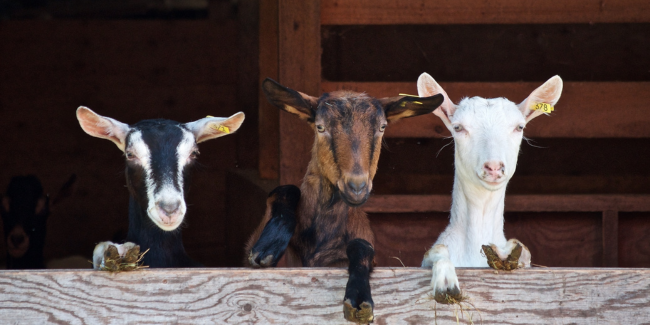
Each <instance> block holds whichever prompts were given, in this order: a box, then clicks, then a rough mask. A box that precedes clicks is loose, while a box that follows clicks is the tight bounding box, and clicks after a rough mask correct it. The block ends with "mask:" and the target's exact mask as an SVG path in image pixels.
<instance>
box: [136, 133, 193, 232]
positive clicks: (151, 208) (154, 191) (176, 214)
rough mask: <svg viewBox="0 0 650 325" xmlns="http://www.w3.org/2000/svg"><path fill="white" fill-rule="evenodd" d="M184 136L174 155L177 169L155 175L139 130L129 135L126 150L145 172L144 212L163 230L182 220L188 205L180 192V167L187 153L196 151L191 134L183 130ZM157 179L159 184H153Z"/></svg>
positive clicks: (187, 155) (176, 225)
mask: <svg viewBox="0 0 650 325" xmlns="http://www.w3.org/2000/svg"><path fill="white" fill-rule="evenodd" d="M181 130H182V131H183V138H182V139H181V141H180V142H179V143H178V145H177V147H176V155H175V157H170V158H172V159H176V160H177V161H176V162H177V168H176V170H170V171H157V173H162V174H161V175H156V177H154V172H153V170H152V167H151V153H150V150H149V147H148V146H147V144H146V143H145V142H144V141H143V139H142V134H141V133H140V131H135V132H133V133H132V134H131V135H130V141H129V144H130V145H129V150H132V151H133V153H134V154H135V155H136V156H137V157H138V163H139V164H140V166H142V168H143V169H144V172H145V175H144V176H145V187H146V193H147V213H148V215H149V218H150V219H151V220H152V221H153V222H154V223H155V224H156V225H157V226H158V227H159V228H160V229H162V230H165V231H172V230H175V229H176V228H178V226H180V225H181V223H182V222H183V218H184V216H185V213H186V212H187V205H186V204H185V199H184V191H183V170H184V168H185V166H186V165H187V164H188V163H189V162H190V155H191V154H192V152H193V151H194V150H195V139H194V135H193V134H192V133H190V132H188V131H186V130H184V129H181ZM156 181H157V182H158V184H156Z"/></svg>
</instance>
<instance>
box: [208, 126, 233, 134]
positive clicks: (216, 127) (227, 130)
mask: <svg viewBox="0 0 650 325" xmlns="http://www.w3.org/2000/svg"><path fill="white" fill-rule="evenodd" d="M211 128H213V129H215V130H217V131H221V132H225V133H230V129H229V128H228V127H227V126H225V125H219V126H211Z"/></svg>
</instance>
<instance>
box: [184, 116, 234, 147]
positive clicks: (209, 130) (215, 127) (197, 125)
mask: <svg viewBox="0 0 650 325" xmlns="http://www.w3.org/2000/svg"><path fill="white" fill-rule="evenodd" d="M244 117H245V116H244V113H243V112H239V113H236V114H235V115H233V116H231V117H211V116H208V117H206V118H202V119H200V120H198V121H194V122H189V123H185V127H186V128H187V129H188V130H190V131H191V132H192V133H194V137H195V138H196V143H201V142H203V141H207V140H210V139H214V138H218V137H222V136H224V135H228V134H231V133H233V132H235V131H237V129H239V127H240V126H241V124H242V123H244Z"/></svg>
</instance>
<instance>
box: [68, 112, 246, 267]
mask: <svg viewBox="0 0 650 325" xmlns="http://www.w3.org/2000/svg"><path fill="white" fill-rule="evenodd" d="M77 118H78V119H79V123H80V124H81V128H82V129H83V130H84V131H86V133H88V134H90V135H92V136H94V137H98V138H102V139H108V140H111V141H112V142H113V143H115V144H116V145H117V147H118V148H120V150H122V151H123V152H124V156H125V158H126V183H127V187H128V189H129V193H130V197H129V230H128V233H127V236H126V241H127V242H133V243H135V244H137V245H139V246H140V249H141V251H146V250H147V249H149V252H148V253H147V254H145V256H144V260H143V262H144V264H145V265H148V266H149V267H192V266H201V265H200V264H199V263H197V262H195V261H194V260H192V259H191V258H190V257H189V256H188V255H187V253H185V248H183V242H182V238H181V231H180V229H179V226H180V225H181V224H182V223H183V219H184V217H185V212H186V211H187V206H186V204H185V197H184V195H185V189H186V184H187V182H186V180H187V178H188V171H189V169H190V167H191V165H192V164H193V162H194V160H195V159H196V158H197V156H198V155H199V151H198V147H197V144H198V143H201V142H203V141H207V140H210V139H214V138H217V137H221V136H224V135H228V134H231V133H233V132H235V131H237V129H238V128H239V127H240V126H241V124H242V122H244V113H242V112H239V113H237V114H235V115H233V116H231V117H228V118H222V117H206V118H202V119H200V120H198V121H195V122H190V123H179V122H176V121H170V120H164V119H155V120H144V121H140V122H138V123H136V124H133V125H127V124H124V123H122V122H119V121H117V120H114V119H112V118H109V117H104V116H101V115H98V114H96V113H95V112H93V111H92V110H90V109H89V108H87V107H83V106H82V107H79V108H78V109H77ZM109 244H112V243H110V242H104V243H100V244H98V245H97V247H96V249H95V252H94V256H93V262H95V263H94V264H95V268H98V267H99V265H98V264H100V263H101V260H102V258H103V253H104V250H105V249H106V248H107V247H108V245H109ZM125 245H126V244H125ZM129 245H130V244H129ZM121 248H122V247H119V245H118V250H119V249H121Z"/></svg>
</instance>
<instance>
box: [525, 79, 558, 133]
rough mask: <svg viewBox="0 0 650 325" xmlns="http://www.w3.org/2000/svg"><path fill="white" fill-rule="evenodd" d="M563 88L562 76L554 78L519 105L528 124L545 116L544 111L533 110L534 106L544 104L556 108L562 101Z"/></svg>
mask: <svg viewBox="0 0 650 325" xmlns="http://www.w3.org/2000/svg"><path fill="white" fill-rule="evenodd" d="M562 86H563V83H562V78H560V76H554V77H552V78H551V79H549V80H547V81H546V82H545V83H544V84H543V85H541V86H539V87H538V88H537V89H535V90H533V92H532V93H530V95H529V96H528V98H526V99H525V100H524V101H523V102H521V104H519V110H520V111H521V113H522V114H524V117H526V123H528V121H530V120H532V119H534V118H536V117H537V116H540V115H542V114H544V112H543V111H542V110H533V106H534V105H536V104H541V103H543V104H549V105H551V106H555V104H557V101H558V100H560V95H562Z"/></svg>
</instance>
